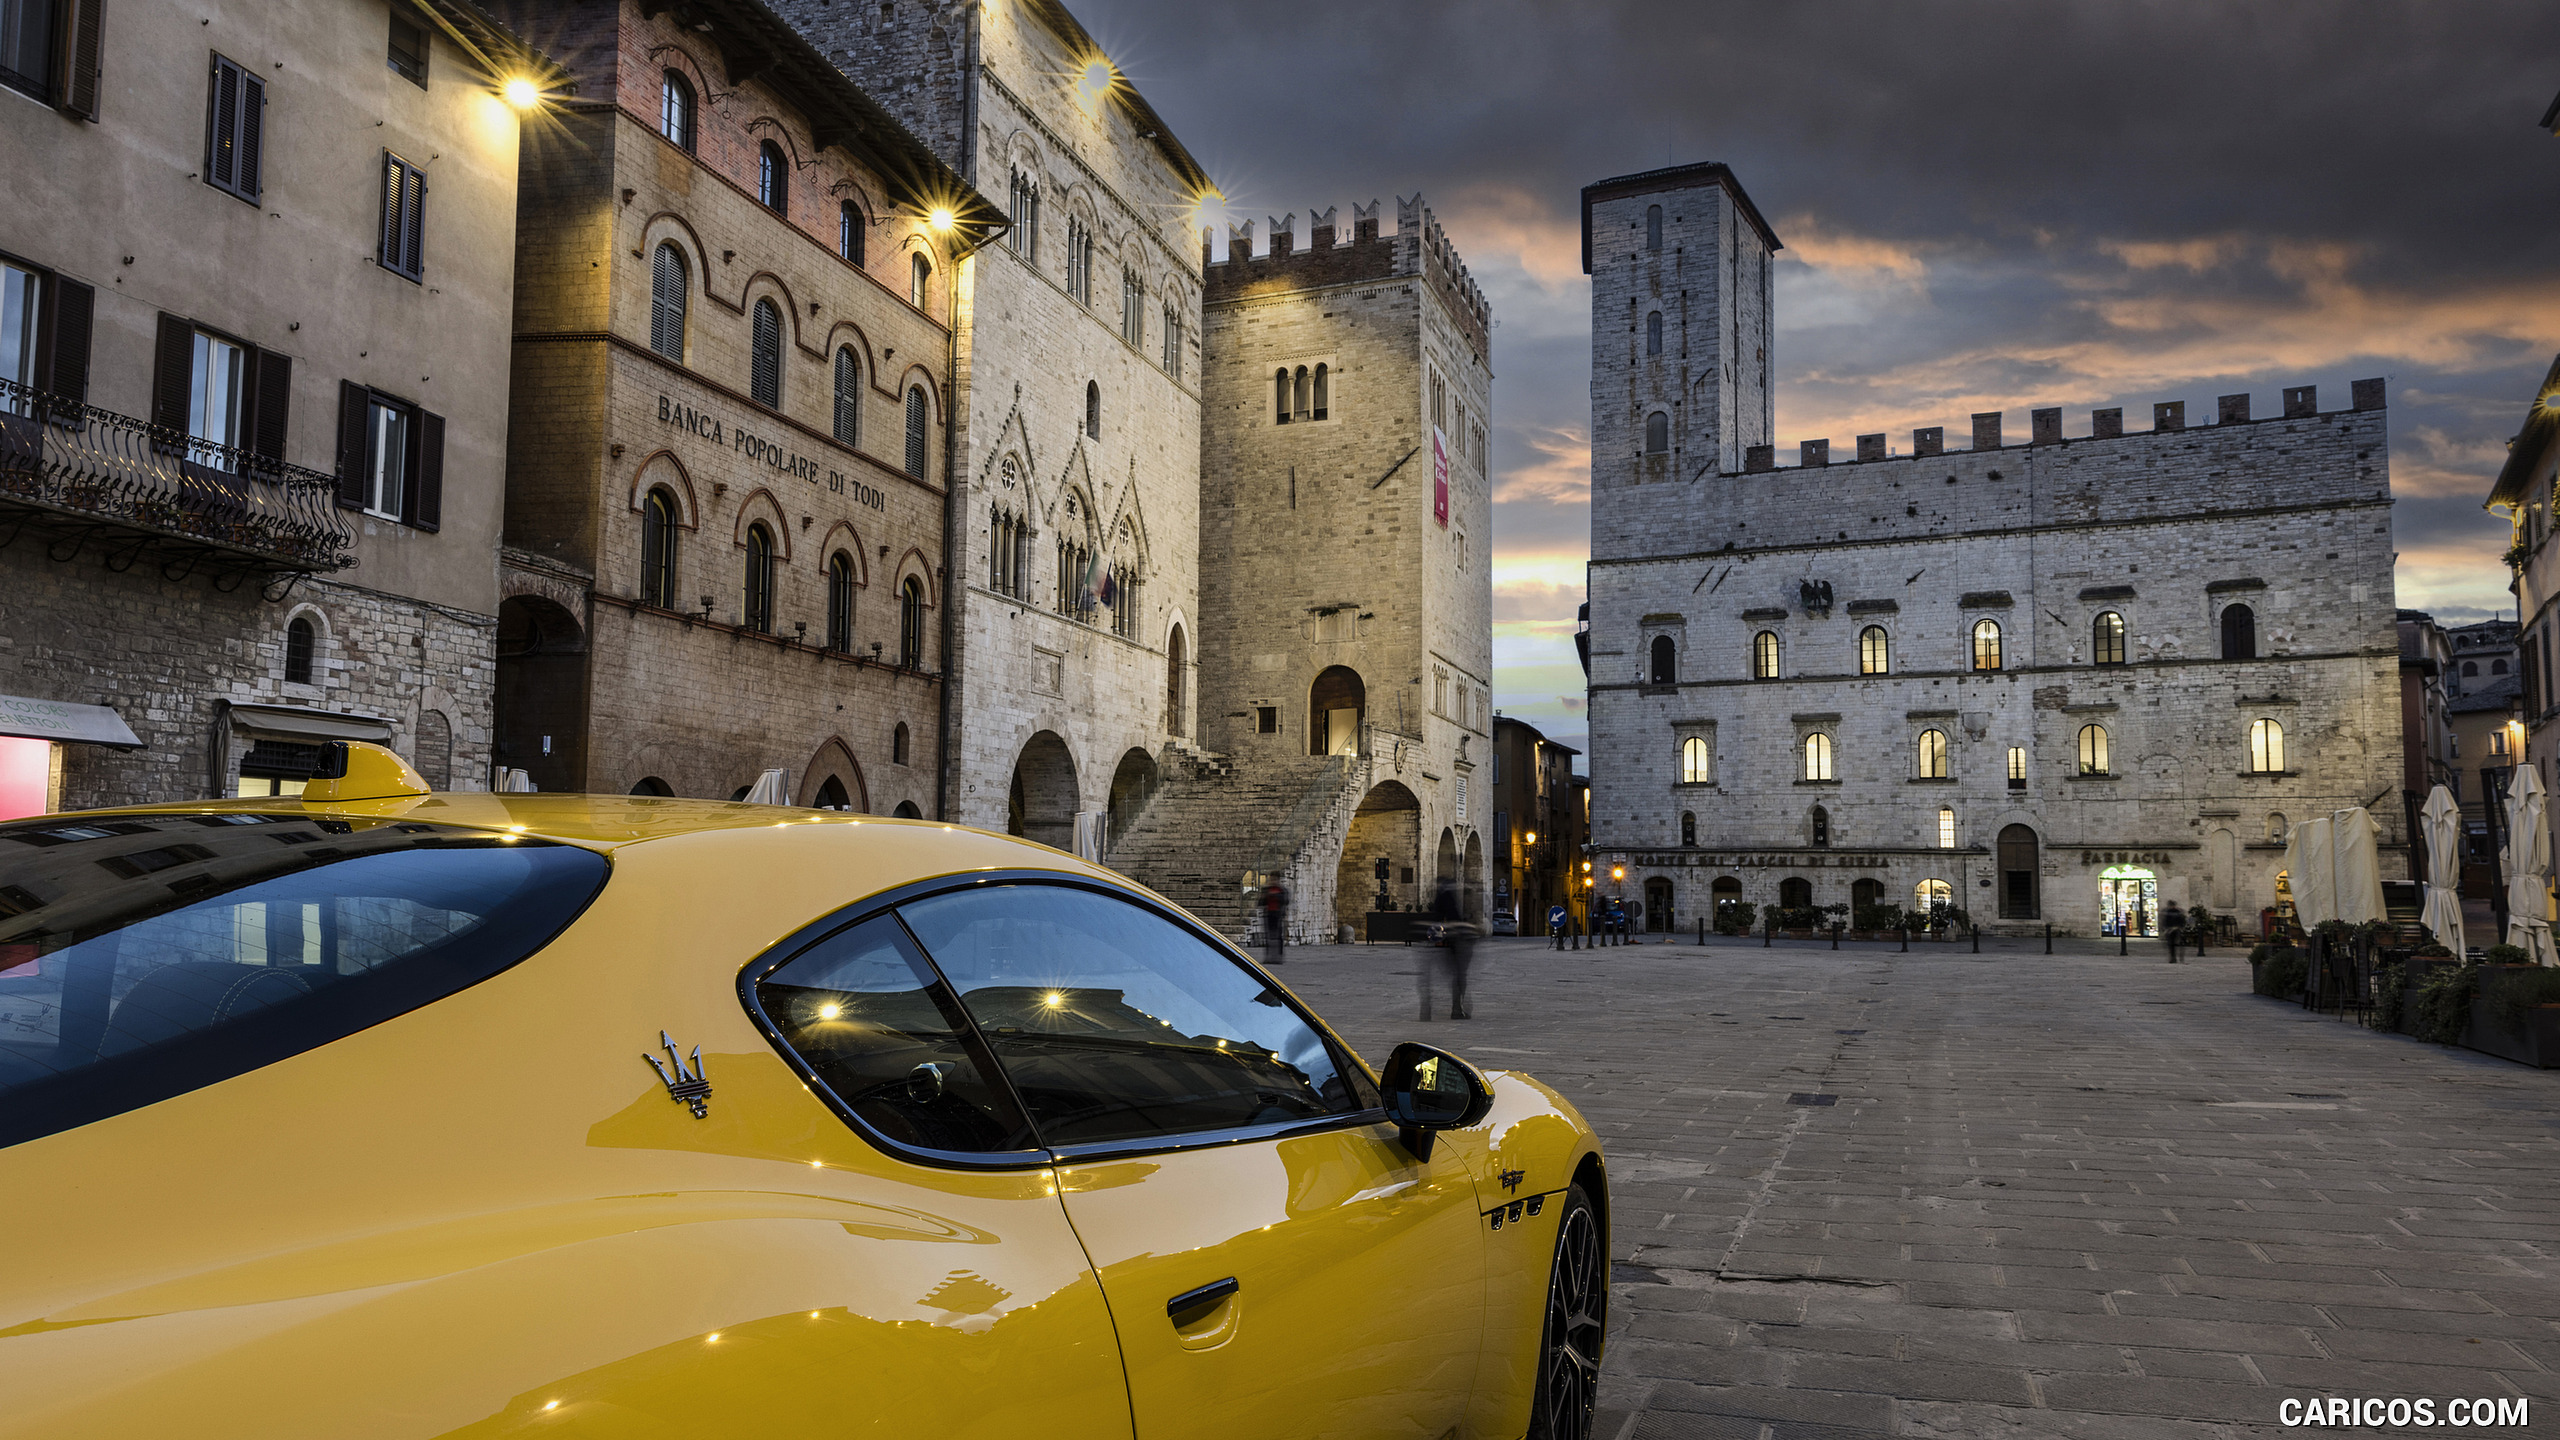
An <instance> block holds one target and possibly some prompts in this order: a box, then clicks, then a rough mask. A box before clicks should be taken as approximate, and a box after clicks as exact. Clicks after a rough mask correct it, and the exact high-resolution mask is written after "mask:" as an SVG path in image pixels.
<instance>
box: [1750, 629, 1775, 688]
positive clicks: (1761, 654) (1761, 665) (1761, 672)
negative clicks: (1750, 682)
mask: <svg viewBox="0 0 2560 1440" xmlns="http://www.w3.org/2000/svg"><path fill="white" fill-rule="evenodd" d="M1751 678H1752V679H1754V680H1775V679H1777V678H1778V632H1777V631H1775V630H1763V631H1761V632H1760V633H1759V634H1757V635H1754V636H1752V637H1751Z"/></svg>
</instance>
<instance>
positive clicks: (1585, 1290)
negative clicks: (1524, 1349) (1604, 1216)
mask: <svg viewBox="0 0 2560 1440" xmlns="http://www.w3.org/2000/svg"><path fill="white" fill-rule="evenodd" d="M1563 1200H1564V1215H1563V1216H1562V1217H1561V1218H1560V1219H1558V1220H1557V1222H1556V1256H1555V1263H1554V1266H1553V1267H1552V1268H1551V1269H1550V1270H1549V1271H1548V1274H1547V1318H1546V1330H1545V1333H1544V1335H1543V1336H1541V1337H1540V1339H1539V1341H1538V1389H1537V1396H1536V1399H1535V1400H1534V1401H1533V1402H1532V1404H1531V1406H1530V1411H1529V1440H1591V1429H1592V1424H1593V1421H1594V1420H1595V1418H1596V1417H1597V1414H1598V1405H1599V1390H1600V1345H1601V1335H1602V1332H1603V1331H1604V1330H1605V1329H1606V1328H1607V1326H1608V1320H1609V1255H1608V1252H1607V1251H1606V1250H1605V1249H1603V1248H1602V1245H1601V1240H1600V1213H1599V1212H1598V1211H1597V1210H1595V1209H1593V1208H1592V1204H1591V1197H1590V1196H1588V1195H1585V1194H1584V1193H1582V1187H1581V1186H1579V1185H1575V1186H1572V1187H1570V1188H1568V1189H1567V1190H1566V1191H1565V1192H1564V1196H1563Z"/></svg>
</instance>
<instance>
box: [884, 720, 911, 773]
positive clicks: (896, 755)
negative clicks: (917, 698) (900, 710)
mask: <svg viewBox="0 0 2560 1440" xmlns="http://www.w3.org/2000/svg"><path fill="white" fill-rule="evenodd" d="M889 763H890V764H892V765H905V764H909V763H911V762H909V760H908V759H907V722H906V721H904V720H901V721H899V722H898V728H897V729H895V730H892V731H890V732H889Z"/></svg>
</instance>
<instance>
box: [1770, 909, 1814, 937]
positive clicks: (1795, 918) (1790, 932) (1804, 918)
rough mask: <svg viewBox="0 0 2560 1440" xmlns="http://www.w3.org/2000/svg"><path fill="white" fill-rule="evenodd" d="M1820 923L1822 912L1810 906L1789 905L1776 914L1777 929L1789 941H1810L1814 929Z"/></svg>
mask: <svg viewBox="0 0 2560 1440" xmlns="http://www.w3.org/2000/svg"><path fill="white" fill-rule="evenodd" d="M1821 923H1822V912H1821V911H1820V910H1817V909H1815V908H1814V907H1812V906H1810V905H1789V906H1787V907H1785V908H1784V909H1781V910H1780V911H1779V912H1778V928H1779V929H1781V930H1784V931H1786V932H1787V938H1788V939H1790V940H1810V939H1812V938H1813V931H1814V927H1815V926H1817V925H1820V924H1821Z"/></svg>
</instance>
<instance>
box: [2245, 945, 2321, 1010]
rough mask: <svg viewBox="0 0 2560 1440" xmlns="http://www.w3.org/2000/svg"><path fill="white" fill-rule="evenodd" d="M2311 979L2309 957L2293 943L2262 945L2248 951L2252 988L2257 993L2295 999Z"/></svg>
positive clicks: (2277, 998) (2250, 985)
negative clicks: (2304, 984)
mask: <svg viewBox="0 0 2560 1440" xmlns="http://www.w3.org/2000/svg"><path fill="white" fill-rule="evenodd" d="M2310 978H2311V962H2310V960H2309V959H2308V958H2306V957H2305V956H2304V955H2303V953H2302V952H2301V951H2300V950H2297V949H2295V948H2294V947H2292V946H2290V945H2260V946H2258V947H2257V948H2255V949H2253V950H2251V951H2250V952H2249V988H2250V989H2251V990H2252V991H2254V992H2255V993H2257V994H2260V995H2265V996H2267V997H2269V998H2271V999H2276V1000H2292V999H2295V998H2298V997H2299V996H2300V995H2301V994H2302V984H2303V982H2304V981H2305V980H2308V979H2310Z"/></svg>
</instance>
